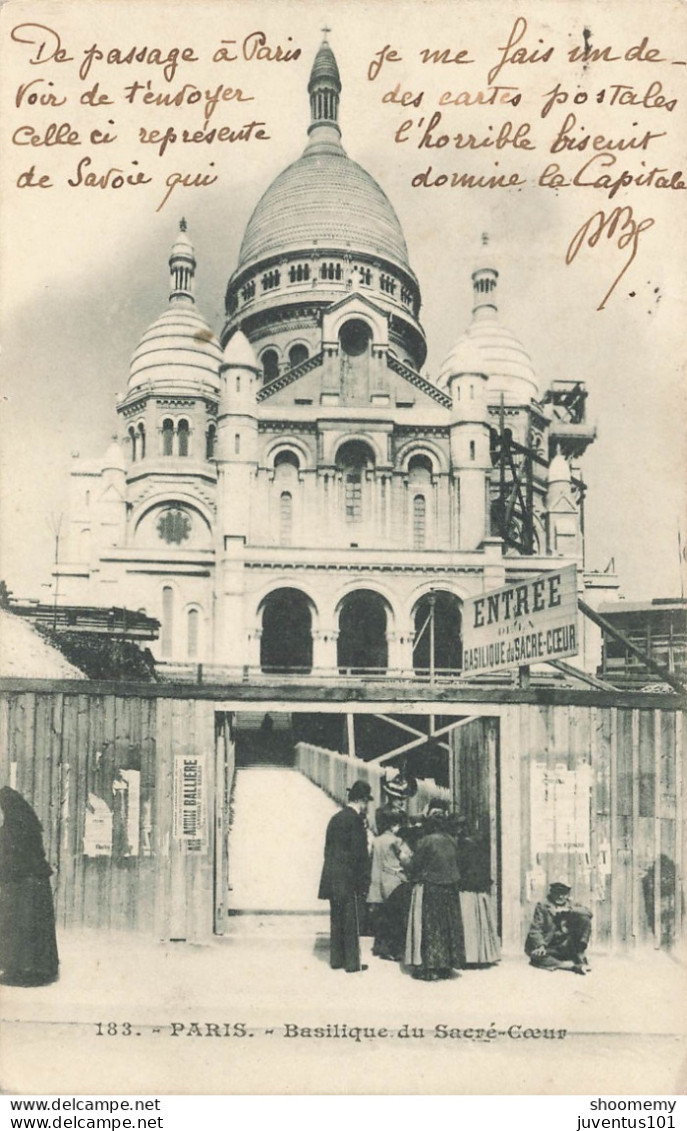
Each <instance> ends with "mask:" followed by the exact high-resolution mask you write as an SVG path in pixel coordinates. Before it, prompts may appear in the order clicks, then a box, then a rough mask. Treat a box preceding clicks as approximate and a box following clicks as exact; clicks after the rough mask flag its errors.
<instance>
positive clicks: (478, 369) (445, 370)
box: [441, 337, 486, 384]
mask: <svg viewBox="0 0 687 1131" xmlns="http://www.w3.org/2000/svg"><path fill="white" fill-rule="evenodd" d="M485 365H486V362H485V357H484V354H483V353H482V351H481V350H480V349H479V347H478V346H476V345H475V344H474V342H471V341H470V339H469V338H466V337H463V338H461V339H460V341H459V342H458V343H457V344H456V345H455V346H454V347H453V349H452V350H451V352H450V353H449V355H448V357H447V358H446V360H445V362H444V364H443V365H442V367H441V377H442V378H443V380H442V384H447V383H448V381H449V380H450V378H451V377H458V376H459V375H460V374H461V373H481V374H485V375H486V368H485Z"/></svg>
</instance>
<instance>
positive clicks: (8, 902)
mask: <svg viewBox="0 0 687 1131" xmlns="http://www.w3.org/2000/svg"><path fill="white" fill-rule="evenodd" d="M0 809H2V815H3V823H2V828H0V983H2V984H4V985H10V986H42V985H46V984H47V983H48V982H54V981H55V979H56V978H57V973H58V957H57V943H56V941H55V912H54V909H53V902H52V891H51V888H50V878H49V877H50V876H51V874H52V868H51V867H50V865H49V864H48V862H47V860H46V859H45V852H44V851H43V836H42V829H41V825H40V822H39V820H38V817H37V816H36V814H35V813H34V811H33V809H32V808H31V806H30V805H29V803H28V801H25V800H24V798H23V797H22V796H21V794H20V793H17V791H16V790H14V789H10V787H9V786H5V787H4V788H3V789H0Z"/></svg>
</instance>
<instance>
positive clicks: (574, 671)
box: [546, 660, 617, 691]
mask: <svg viewBox="0 0 687 1131" xmlns="http://www.w3.org/2000/svg"><path fill="white" fill-rule="evenodd" d="M546 663H547V664H548V665H549V667H551V668H557V669H558V671H559V672H563V675H569V676H572V677H573V679H579V680H581V681H582V683H588V684H589V686H590V687H597V688H598V689H599V691H617V688H616V687H614V686H613V684H612V683H605V682H604V680H603V679H597V678H596V676H595V675H589V673H588V672H583V671H582V670H581V668H577V667H575V665H574V664H568V663H566V661H565V660H547V661H546Z"/></svg>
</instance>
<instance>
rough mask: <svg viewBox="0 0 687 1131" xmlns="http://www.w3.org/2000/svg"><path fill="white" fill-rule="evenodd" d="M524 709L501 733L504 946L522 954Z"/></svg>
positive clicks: (511, 715) (513, 710) (510, 713)
mask: <svg viewBox="0 0 687 1131" xmlns="http://www.w3.org/2000/svg"><path fill="white" fill-rule="evenodd" d="M520 710H521V708H520V707H517V706H513V707H509V708H508V709H507V710H506V711H505V712H504V717H503V720H502V728H503V729H502V733H501V758H502V764H501V776H502V783H503V789H502V791H501V803H502V810H501V815H502V822H501V828H502V830H503V843H504V845H507V846H508V848H507V851H506V852H504V854H503V861H502V878H503V888H502V891H503V897H502V898H503V945H504V949H506V950H509V951H514V952H515V953H520V952H521V950H522V943H523V939H522V900H521V852H522V846H521V835H520V803H521V797H522V792H521V790H522V784H521V767H520V756H521V750H520Z"/></svg>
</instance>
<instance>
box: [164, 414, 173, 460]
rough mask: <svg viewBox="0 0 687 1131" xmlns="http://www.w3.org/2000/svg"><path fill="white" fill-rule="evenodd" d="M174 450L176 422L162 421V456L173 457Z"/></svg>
mask: <svg viewBox="0 0 687 1131" xmlns="http://www.w3.org/2000/svg"><path fill="white" fill-rule="evenodd" d="M173 448H174V421H173V420H163V421H162V454H163V456H171V454H172V451H173Z"/></svg>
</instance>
